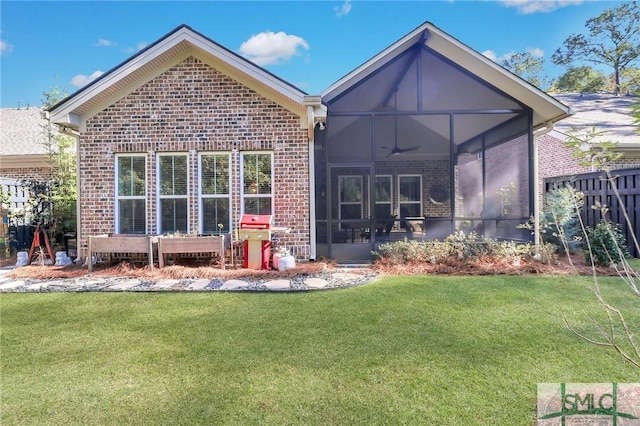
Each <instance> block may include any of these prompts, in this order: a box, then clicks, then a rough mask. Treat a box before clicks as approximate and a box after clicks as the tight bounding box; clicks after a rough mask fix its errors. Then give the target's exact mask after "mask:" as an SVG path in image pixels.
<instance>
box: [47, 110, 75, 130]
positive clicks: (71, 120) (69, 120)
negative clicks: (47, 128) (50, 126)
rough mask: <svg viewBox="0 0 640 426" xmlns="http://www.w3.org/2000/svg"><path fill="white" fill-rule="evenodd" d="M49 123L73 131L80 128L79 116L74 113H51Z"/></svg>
mask: <svg viewBox="0 0 640 426" xmlns="http://www.w3.org/2000/svg"><path fill="white" fill-rule="evenodd" d="M50 117H51V122H52V123H55V124H59V125H61V126H69V127H71V128H72V129H74V130H78V129H79V128H80V121H81V120H80V116H79V115H78V114H74V113H67V114H64V113H55V112H54V113H53V114H52V115H51V116H50Z"/></svg>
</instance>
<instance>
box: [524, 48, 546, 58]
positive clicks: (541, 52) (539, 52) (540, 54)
mask: <svg viewBox="0 0 640 426" xmlns="http://www.w3.org/2000/svg"><path fill="white" fill-rule="evenodd" d="M527 52H529V53H530V54H531V56H533V57H534V58H542V57H543V56H544V50H542V49H540V48H539V47H530V48H528V49H527Z"/></svg>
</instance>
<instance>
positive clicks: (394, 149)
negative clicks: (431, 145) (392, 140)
mask: <svg viewBox="0 0 640 426" xmlns="http://www.w3.org/2000/svg"><path fill="white" fill-rule="evenodd" d="M381 148H384V149H388V150H390V152H389V155H387V157H391V156H392V155H397V154H402V153H403V152H410V151H415V150H416V149H419V148H420V145H415V146H409V147H406V148H400V147H399V146H398V140H397V139H396V144H395V145H394V146H393V147H388V146H382V147H381Z"/></svg>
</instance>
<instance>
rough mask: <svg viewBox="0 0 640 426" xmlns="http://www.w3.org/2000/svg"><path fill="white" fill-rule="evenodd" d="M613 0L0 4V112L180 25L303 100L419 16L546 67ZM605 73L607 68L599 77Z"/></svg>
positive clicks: (83, 78)
mask: <svg viewBox="0 0 640 426" xmlns="http://www.w3.org/2000/svg"><path fill="white" fill-rule="evenodd" d="M622 3H623V2H619V1H583V0H503V1H483V0H476V1H458V0H448V1H445V0H441V1H435V0H434V1H408V2H403V1H355V0H351V1H344V0H343V1H332V2H330V1H310V2H309V1H259V2H253V1H230V2H223V1H191V2H189V1H182V2H170V1H136V2H134V1H121V2H119V1H107V2H99V1H91V2H81V1H71V2H61V1H47V2H35V1H10V0H2V1H0V89H1V91H0V101H1V106H2V108H15V107H18V106H19V105H20V106H23V107H24V106H27V105H31V106H35V105H40V104H41V103H42V93H43V92H44V91H45V90H48V89H49V88H50V87H52V86H59V87H63V88H66V89H67V91H68V92H69V93H72V92H75V91H76V90H78V89H79V88H80V87H81V86H83V85H84V84H87V83H88V82H90V81H91V80H92V79H93V78H96V77H98V76H99V75H100V74H101V73H103V72H106V71H108V70H110V69H111V68H113V67H115V66H116V65H118V64H120V63H122V62H123V61H125V60H126V59H127V58H129V57H131V56H132V55H134V54H135V53H136V52H137V51H139V50H140V49H142V48H144V47H145V46H146V45H148V44H150V43H153V42H154V41H156V40H158V39H159V38H161V37H162V36H164V35H165V34H167V33H169V32H170V31H172V30H173V29H174V28H176V27H178V26H179V25H181V24H187V25H189V26H191V27H192V28H193V29H194V30H196V31H198V32H200V33H202V34H204V35H205V36H207V37H209V38H211V39H213V40H214V41H216V42H218V43H220V44H222V45H223V46H225V47H226V48H228V49H230V50H232V51H234V52H236V53H238V54H239V55H242V56H245V57H247V58H249V59H251V60H253V61H254V62H256V63H257V64H259V65H261V66H263V67H264V68H266V69H268V70H269V71H270V72H272V73H273V74H275V75H277V76H279V77H281V78H283V79H285V80H287V81H288V82H290V83H292V84H294V85H296V86H298V87H299V88H300V89H302V90H304V91H305V92H307V93H309V94H319V93H320V92H321V91H322V90H324V89H326V88H327V87H329V86H330V85H331V84H332V83H334V82H335V81H337V80H338V79H340V78H341V77H342V76H344V75H345V74H347V73H348V72H350V71H351V70H353V69H354V68H356V67H358V66H359V65H361V64H362V63H364V62H365V61H367V60H368V59H370V58H371V57H372V56H374V55H375V54H377V53H379V52H380V51H382V50H384V49H385V48H387V47H388V46H389V45H391V44H392V43H394V42H395V41H397V40H398V39H400V38H401V37H402V36H404V35H405V34H407V33H409V32H410V31H412V30H413V29H415V28H416V27H418V26H419V25H420V24H422V23H423V22H425V21H429V22H431V23H432V24H434V25H436V26H437V27H439V28H440V29H441V30H443V31H445V32H447V33H448V34H450V35H451V36H453V37H455V38H456V39H458V40H460V41H461V42H463V43H465V44H467V45H468V46H470V47H471V48H473V49H475V50H477V51H478V52H481V53H484V54H485V55H487V56H489V57H492V58H494V59H495V60H497V61H499V60H500V59H501V58H504V57H506V56H508V55H509V54H510V53H514V52H524V51H530V52H532V53H533V54H534V55H537V56H543V57H544V58H545V60H546V64H547V66H546V73H547V74H548V75H549V76H550V77H557V76H558V75H560V74H561V73H562V72H563V71H564V69H562V68H558V67H555V66H553V64H552V63H551V55H552V54H553V52H554V51H555V50H556V49H557V48H558V47H561V45H562V42H563V41H564V40H565V39H566V38H567V36H569V35H570V34H575V33H585V28H584V24H585V22H586V21H587V19H589V18H591V17H595V16H597V15H599V14H600V13H601V12H602V11H604V10H605V9H609V8H613V7H616V6H618V5H620V4H622ZM605 71H606V72H607V73H609V72H610V71H611V70H605Z"/></svg>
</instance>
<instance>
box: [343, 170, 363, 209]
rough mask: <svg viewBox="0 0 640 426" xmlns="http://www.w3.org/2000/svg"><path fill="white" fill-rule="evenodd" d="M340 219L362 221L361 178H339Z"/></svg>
mask: <svg viewBox="0 0 640 426" xmlns="http://www.w3.org/2000/svg"><path fill="white" fill-rule="evenodd" d="M338 183H339V190H340V198H339V200H340V210H339V211H340V219H362V202H363V200H364V197H363V193H362V176H340V177H339V180H338Z"/></svg>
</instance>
